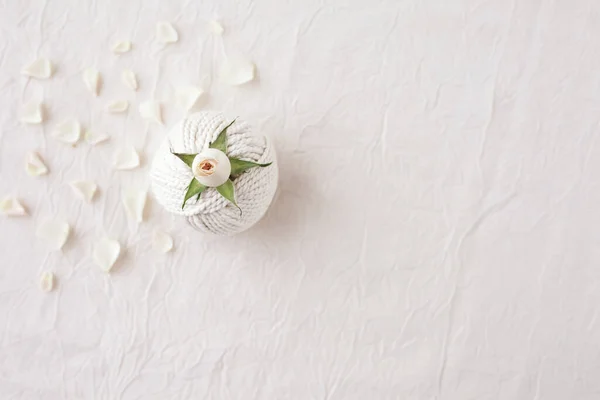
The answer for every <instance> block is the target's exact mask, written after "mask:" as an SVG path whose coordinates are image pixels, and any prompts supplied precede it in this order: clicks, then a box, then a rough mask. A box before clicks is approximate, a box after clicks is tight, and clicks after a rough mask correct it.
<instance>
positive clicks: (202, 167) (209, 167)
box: [197, 158, 218, 176]
mask: <svg viewBox="0 0 600 400" xmlns="http://www.w3.org/2000/svg"><path fill="white" fill-rule="evenodd" d="M217 164H218V163H217V160H215V159H212V158H210V159H206V160H202V162H201V163H200V164H198V168H197V169H198V175H200V176H209V175H212V174H213V173H214V172H215V168H216V167H217Z"/></svg>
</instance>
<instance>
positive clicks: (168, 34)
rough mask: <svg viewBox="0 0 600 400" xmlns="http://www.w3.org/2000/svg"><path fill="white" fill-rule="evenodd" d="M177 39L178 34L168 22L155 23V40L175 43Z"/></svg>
mask: <svg viewBox="0 0 600 400" xmlns="http://www.w3.org/2000/svg"><path fill="white" fill-rule="evenodd" d="M178 40H179V35H178V34H177V31H176V30H175V28H173V25H171V24H170V23H169V22H159V23H158V24H156V41H157V42H158V43H165V44H166V43H175V42H177V41H178Z"/></svg>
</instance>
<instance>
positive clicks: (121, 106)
mask: <svg viewBox="0 0 600 400" xmlns="http://www.w3.org/2000/svg"><path fill="white" fill-rule="evenodd" d="M128 108H129V103H128V102H127V101H126V100H117V101H113V102H112V103H110V104H109V105H108V107H107V109H108V112H111V113H113V114H118V113H123V112H125V111H127V109H128Z"/></svg>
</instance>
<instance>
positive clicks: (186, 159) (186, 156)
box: [171, 152, 198, 168]
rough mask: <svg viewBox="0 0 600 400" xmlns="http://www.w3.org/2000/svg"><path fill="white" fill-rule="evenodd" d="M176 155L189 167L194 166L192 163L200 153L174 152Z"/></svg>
mask: <svg viewBox="0 0 600 400" xmlns="http://www.w3.org/2000/svg"><path fill="white" fill-rule="evenodd" d="M171 154H173V155H174V156H177V157H178V158H179V159H180V160H181V161H183V162H184V163H185V164H186V165H187V166H188V167H190V168H192V163H193V162H194V158H196V156H197V155H198V154H184V153H173V152H171Z"/></svg>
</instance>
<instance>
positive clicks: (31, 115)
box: [21, 101, 44, 124]
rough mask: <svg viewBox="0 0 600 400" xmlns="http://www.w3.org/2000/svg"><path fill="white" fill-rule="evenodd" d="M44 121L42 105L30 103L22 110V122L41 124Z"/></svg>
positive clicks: (34, 102) (35, 102)
mask: <svg viewBox="0 0 600 400" xmlns="http://www.w3.org/2000/svg"><path fill="white" fill-rule="evenodd" d="M43 120H44V114H43V111H42V103H40V102H37V101H30V102H29V103H26V104H24V105H23V107H22V108H21V122H23V123H25V124H39V123H42V122H43Z"/></svg>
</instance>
